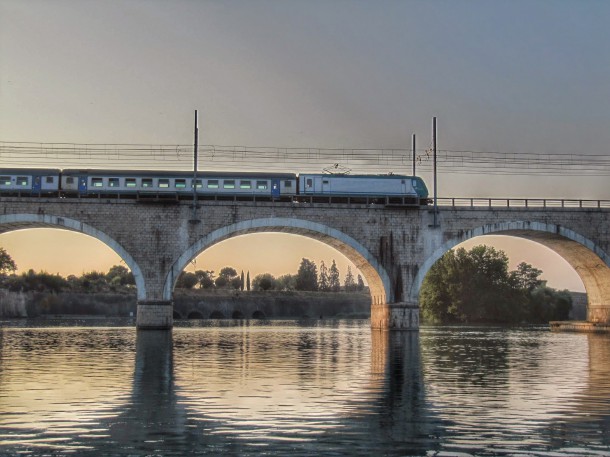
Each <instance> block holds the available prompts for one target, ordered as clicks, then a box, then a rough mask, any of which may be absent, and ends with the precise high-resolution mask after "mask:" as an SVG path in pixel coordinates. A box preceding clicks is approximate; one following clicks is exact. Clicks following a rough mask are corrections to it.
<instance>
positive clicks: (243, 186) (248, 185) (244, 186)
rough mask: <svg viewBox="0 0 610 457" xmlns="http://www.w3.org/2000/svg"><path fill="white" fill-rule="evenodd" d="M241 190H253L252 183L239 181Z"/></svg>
mask: <svg viewBox="0 0 610 457" xmlns="http://www.w3.org/2000/svg"><path fill="white" fill-rule="evenodd" d="M239 188H240V189H252V181H239Z"/></svg>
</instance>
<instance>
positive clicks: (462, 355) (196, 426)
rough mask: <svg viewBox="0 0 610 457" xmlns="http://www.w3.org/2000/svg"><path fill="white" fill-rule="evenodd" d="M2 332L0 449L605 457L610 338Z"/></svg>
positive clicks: (255, 330)
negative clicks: (595, 456)
mask: <svg viewBox="0 0 610 457" xmlns="http://www.w3.org/2000/svg"><path fill="white" fill-rule="evenodd" d="M63 324H65V325H64V326H62V327H53V326H47V327H40V326H38V327H34V325H40V324H39V323H36V324H33V323H32V322H8V321H5V322H2V323H0V325H1V326H2V328H0V454H1V455H63V454H69V455H78V456H81V455H82V456H93V455H95V456H98V455H160V456H161V455H162V456H174V455H175V456H183V455H220V456H223V455H228V456H240V455H263V456H279V455H307V456H309V455H318V456H342V455H346V456H347V455H350V456H352V455H363V456H381V455H387V456H408V455H425V456H468V455H511V456H514V455H516V456H531V455H535V456H589V455H608V456H610V338H609V337H608V336H604V335H586V334H566V333H550V332H549V331H548V330H547V329H546V328H542V327H540V328H517V329H514V328H513V329H504V328H463V327H462V328H458V327H456V328H438V327H436V328H435V327H428V328H422V329H421V331H420V332H419V333H388V332H385V333H383V332H381V333H380V332H373V331H371V330H370V328H369V322H368V321H358V320H345V321H321V322H296V323H295V322H268V323H260V322H249V321H243V322H239V323H230V322H224V323H223V322H222V321H194V322H193V321H191V322H189V323H188V324H185V325H189V327H182V328H174V330H173V331H172V332H154V331H146V332H136V330H135V329H133V328H132V327H125V326H120V325H119V324H120V323H117V322H112V321H104V322H101V323H100V322H96V321H88V322H85V323H83V322H65V323H63Z"/></svg>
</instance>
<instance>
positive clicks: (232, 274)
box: [215, 267, 239, 289]
mask: <svg viewBox="0 0 610 457" xmlns="http://www.w3.org/2000/svg"><path fill="white" fill-rule="evenodd" d="M215 282H216V287H218V288H220V289H226V288H232V289H235V288H237V289H239V276H238V275H237V271H236V270H235V268H233V267H224V268H222V269H221V270H220V273H218V278H216V281H215Z"/></svg>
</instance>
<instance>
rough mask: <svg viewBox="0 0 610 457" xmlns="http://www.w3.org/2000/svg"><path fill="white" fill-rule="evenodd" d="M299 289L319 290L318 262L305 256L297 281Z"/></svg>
mask: <svg viewBox="0 0 610 457" xmlns="http://www.w3.org/2000/svg"><path fill="white" fill-rule="evenodd" d="M296 289H297V290H318V271H317V268H316V264H315V263H314V262H312V261H311V260H309V259H305V258H303V259H302V260H301V265H300V266H299V271H298V272H297V281H296Z"/></svg>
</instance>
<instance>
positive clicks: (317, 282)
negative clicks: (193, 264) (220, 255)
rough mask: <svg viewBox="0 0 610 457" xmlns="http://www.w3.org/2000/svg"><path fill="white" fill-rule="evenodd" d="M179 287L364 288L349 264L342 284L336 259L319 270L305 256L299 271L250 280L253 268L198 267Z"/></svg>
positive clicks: (182, 276)
mask: <svg viewBox="0 0 610 457" xmlns="http://www.w3.org/2000/svg"><path fill="white" fill-rule="evenodd" d="M176 287H178V288H183V289H196V288H199V289H234V290H242V291H250V290H257V291H265V290H279V291H291V290H306V291H321V292H340V291H346V292H354V291H362V290H364V289H365V285H364V280H363V279H362V276H360V275H358V276H357V278H354V275H353V273H352V269H351V267H349V266H348V267H347V273H346V275H345V279H344V281H343V284H342V283H341V281H340V273H339V269H338V268H337V264H336V263H335V261H334V260H333V261H332V264H331V266H330V268H327V267H326V265H325V264H324V261H322V262H321V263H320V271H319V272H318V267H317V266H316V264H315V262H313V261H311V260H309V259H305V258H304V259H302V260H301V264H300V266H299V270H298V271H297V273H296V274H285V275H282V276H280V277H278V278H276V277H275V276H273V275H272V274H270V273H263V274H259V275H257V276H255V277H254V278H253V279H252V280H250V272H249V271H248V272H247V273H246V274H244V272H243V271H242V272H241V273H237V270H235V268H232V267H224V268H223V269H221V270H220V272H219V273H218V276H217V277H215V276H214V272H213V271H209V270H207V271H204V270H197V271H195V272H187V271H183V272H182V274H180V276H179V277H178V282H177V283H176Z"/></svg>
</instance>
